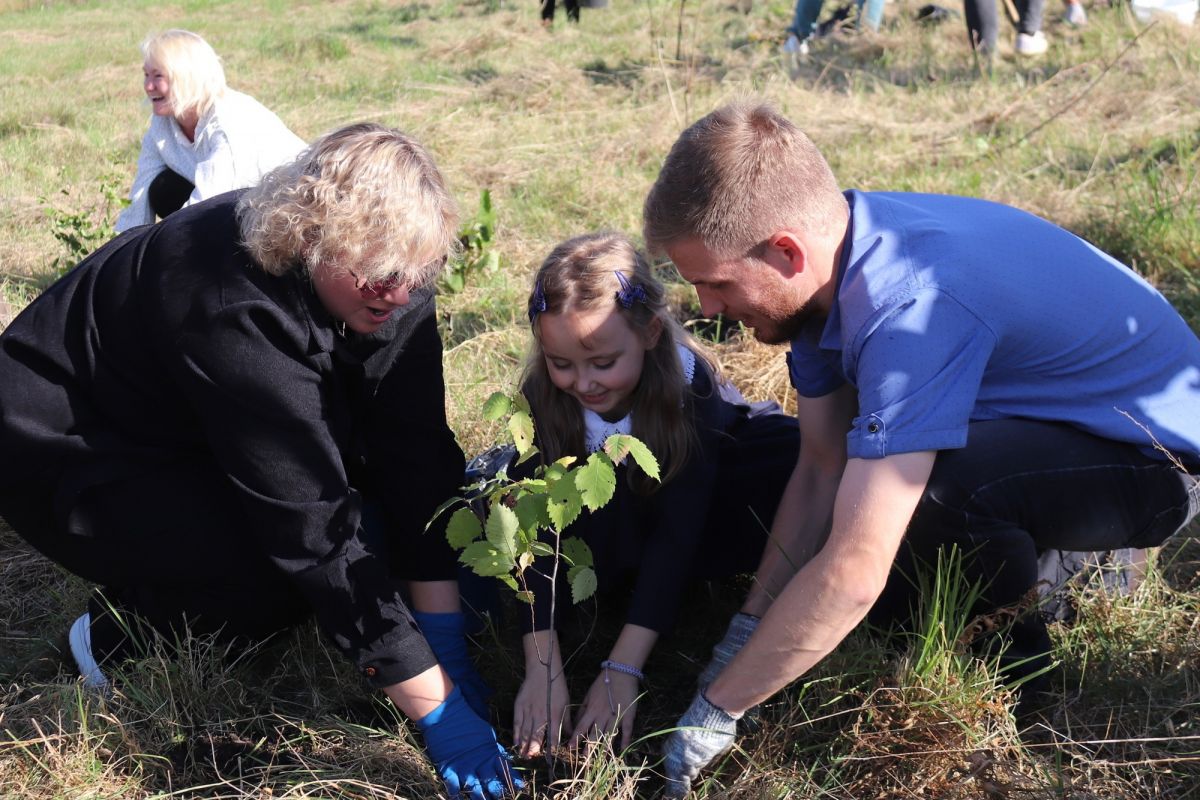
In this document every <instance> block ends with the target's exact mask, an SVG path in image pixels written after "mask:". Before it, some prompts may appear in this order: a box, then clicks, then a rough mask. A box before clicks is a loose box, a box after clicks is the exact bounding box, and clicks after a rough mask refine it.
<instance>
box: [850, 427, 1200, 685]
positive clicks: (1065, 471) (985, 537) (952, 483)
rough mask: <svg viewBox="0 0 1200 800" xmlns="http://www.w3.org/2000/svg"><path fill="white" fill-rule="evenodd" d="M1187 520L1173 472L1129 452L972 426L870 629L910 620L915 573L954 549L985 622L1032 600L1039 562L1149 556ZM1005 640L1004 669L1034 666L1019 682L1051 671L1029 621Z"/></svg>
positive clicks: (942, 464) (1074, 434)
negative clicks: (1148, 550)
mask: <svg viewBox="0 0 1200 800" xmlns="http://www.w3.org/2000/svg"><path fill="white" fill-rule="evenodd" d="M1186 466H1187V467H1188V469H1189V470H1192V471H1195V468H1196V465H1193V464H1189V465H1186ZM1187 513H1188V493H1187V490H1186V489H1185V487H1184V484H1183V481H1182V480H1181V476H1180V471H1179V470H1178V469H1177V468H1176V467H1174V466H1173V465H1171V464H1169V463H1167V462H1165V461H1161V460H1158V459H1155V458H1151V457H1150V456H1147V455H1146V454H1144V453H1143V452H1141V451H1140V450H1139V449H1138V448H1136V447H1134V446H1132V445H1129V444H1123V443H1120V442H1114V441H1111V440H1108V439H1102V438H1100V437H1097V436H1093V435H1091V434H1089V433H1086V432H1084V431H1081V430H1079V429H1077V428H1073V427H1071V426H1069V425H1063V424H1057V423H1047V422H1035V421H1030V420H998V421H993V422H979V423H974V424H972V425H971V427H970V432H969V434H968V440H967V446H966V447H965V448H963V449H960V450H945V451H942V452H940V453H939V454H938V457H937V461H936V462H935V464H934V468H933V473H932V475H931V477H930V480H929V484H928V487H927V488H926V490H925V494H924V496H923V497H922V499H921V501H920V503H919V504H918V506H917V509H916V512H915V513H914V515H913V518H912V521H911V522H910V524H909V527H908V531H907V533H906V534H905V539H904V542H903V543H902V544H901V546H900V551H899V554H898V555H897V558H896V562H895V564H894V566H893V569H892V573H891V576H890V577H889V580H888V583H887V588H886V589H885V591H884V593H883V595H882V597H881V598H880V600H879V601H878V602H877V603H876V605H875V608H874V609H873V610H872V613H871V619H872V621H874V622H876V623H878V624H889V623H892V622H895V621H896V620H897V614H898V612H899V613H900V614H903V613H904V612H905V611H907V610H909V609H911V608H914V607H915V601H916V600H917V597H916V588H915V586H914V581H913V576H914V575H915V572H916V569H917V565H918V564H924V565H933V564H936V563H937V554H938V551H939V550H940V549H943V548H947V547H949V546H950V545H957V548H958V550H959V552H960V553H962V554H963V556H964V561H963V569H964V579H965V580H967V581H970V582H977V583H979V584H980V585H981V586H982V587H983V596H982V599H981V601H980V603H979V604H978V606H977V607H976V608H975V609H974V611H975V612H976V613H982V612H987V611H990V610H993V609H997V608H1002V607H1007V606H1016V605H1018V604H1020V602H1021V601H1022V599H1023V598H1026V597H1027V596H1028V593H1029V592H1030V590H1031V589H1033V588H1034V587H1035V584H1036V582H1037V558H1038V555H1039V554H1040V553H1041V552H1042V551H1044V550H1049V549H1058V550H1082V551H1090V550H1110V549H1116V548H1122V547H1152V546H1155V545H1159V544H1161V543H1162V542H1163V541H1164V540H1166V539H1167V537H1169V536H1171V535H1172V534H1173V533H1175V532H1176V531H1177V530H1178V529H1179V528H1180V526H1181V525H1182V524H1183V523H1184V521H1185V520H1186V519H1187ZM1009 636H1010V637H1011V639H1010V641H1009V649H1008V651H1007V653H1006V655H1005V657H1004V661H1005V662H1006V663H1008V664H1015V663H1016V662H1019V661H1021V660H1023V659H1027V658H1031V657H1032V658H1033V661H1030V662H1028V663H1027V664H1024V665H1018V666H1016V667H1014V668H1013V672H1012V674H1013V676H1014V677H1016V676H1018V675H1020V674H1023V673H1025V674H1027V673H1028V672H1031V671H1033V670H1036V669H1038V668H1040V667H1042V666H1044V665H1045V664H1046V663H1048V658H1046V657H1044V656H1043V654H1045V653H1047V652H1048V651H1049V650H1050V638H1049V635H1048V633H1047V631H1046V626H1045V623H1044V622H1043V621H1042V618H1041V615H1040V614H1038V613H1036V611H1033V612H1030V613H1025V614H1023V615H1022V616H1020V617H1019V618H1018V619H1017V621H1016V622H1015V624H1014V625H1013V627H1012V629H1011V632H1010V633H1009Z"/></svg>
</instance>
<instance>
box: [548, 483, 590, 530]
mask: <svg viewBox="0 0 1200 800" xmlns="http://www.w3.org/2000/svg"><path fill="white" fill-rule="evenodd" d="M582 510H583V499H582V498H581V497H580V496H579V490H578V489H577V488H575V481H573V480H560V481H558V482H557V483H555V484H554V486H553V488H551V489H550V501H549V502H548V503H547V504H546V512H547V514H549V516H550V524H552V525H553V526H554V529H555V530H557V531H559V532H560V533H561V532H562V531H563V530H564V529H566V527H567V526H568V525H570V524H571V523H572V522H574V521H575V519H576V517H578V516H579V512H580V511H582Z"/></svg>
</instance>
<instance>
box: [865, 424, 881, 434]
mask: <svg viewBox="0 0 1200 800" xmlns="http://www.w3.org/2000/svg"><path fill="white" fill-rule="evenodd" d="M867 433H879V423H878V422H872V423H871V424H870V425H868V426H867Z"/></svg>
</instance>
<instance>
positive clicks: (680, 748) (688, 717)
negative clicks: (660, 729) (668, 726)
mask: <svg viewBox="0 0 1200 800" xmlns="http://www.w3.org/2000/svg"><path fill="white" fill-rule="evenodd" d="M740 716H741V715H740V714H739V715H737V716H733V715H731V714H728V713H726V712H725V711H723V710H722V709H720V708H717V707H716V706H714V705H713V704H712V703H710V702H708V700H707V699H705V697H704V692H703V691H699V692H696V698H695V699H694V700H692V705H691V706H690V707H689V708H688V710H687V711H686V712H685V713H684V715H683V716H682V717H680V718H679V725H678V728H677V730H676V731H675V732H674V733H672V734H671V738H669V739H667V744H666V747H664V748H663V755H664V759H663V767H664V769H665V770H666V777H667V790H666V791H667V797H673V798H675V797H684V796H685V795H687V793H688V792H689V791H690V790H691V788H692V781H693V780H695V778H696V776H697V775H699V774H700V770H702V769H704V768H705V767H707V766H708V765H709V763H711V762H712V760H713V759H714V758H716V757H717V756H719V755H721V754H722V753H724V752H725V751H726V750H728V749H729V748H730V747H732V746H733V740H734V737H735V736H736V735H737V721H738V718H739V717H740Z"/></svg>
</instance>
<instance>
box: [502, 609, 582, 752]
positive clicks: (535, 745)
mask: <svg viewBox="0 0 1200 800" xmlns="http://www.w3.org/2000/svg"><path fill="white" fill-rule="evenodd" d="M522 645H523V647H524V649H525V680H524V681H523V682H522V683H521V688H520V689H519V690H518V691H517V698H516V700H515V701H514V703H513V748H514V749H515V750H516V752H517V755H518V756H520V757H521V758H536V757H537V756H539V755H541V752H542V743H543V742H545V743H546V745H547V746H548V747H550V748H552V749H553V748H555V747H557V746H558V745H559V744H560V743H561V742H562V735H563V731H564V730H565V729H566V725H567V705H568V704H569V703H570V702H571V697H570V693H569V692H568V690H567V677H566V675H564V674H563V669H562V655H561V653H559V650H558V637H557V635H556V634H554V632H553V631H538V632H536V633H527V634H525V636H524V639H523V641H522ZM547 691H549V692H550V703H549V706H550V707H549V718H548V719H549V723H550V724H549V725H548V726H547V724H546V723H547V715H546V711H547V709H546V692H547ZM547 729H548V730H547Z"/></svg>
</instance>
